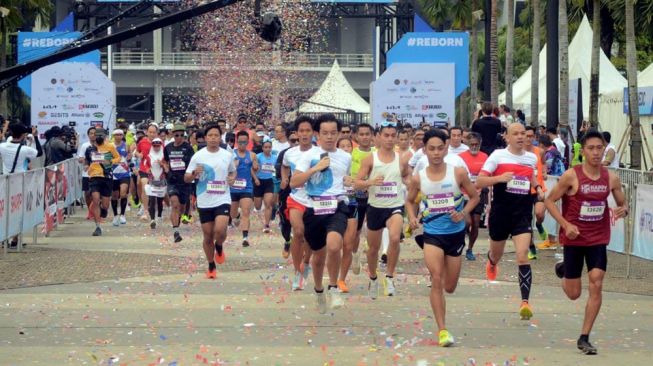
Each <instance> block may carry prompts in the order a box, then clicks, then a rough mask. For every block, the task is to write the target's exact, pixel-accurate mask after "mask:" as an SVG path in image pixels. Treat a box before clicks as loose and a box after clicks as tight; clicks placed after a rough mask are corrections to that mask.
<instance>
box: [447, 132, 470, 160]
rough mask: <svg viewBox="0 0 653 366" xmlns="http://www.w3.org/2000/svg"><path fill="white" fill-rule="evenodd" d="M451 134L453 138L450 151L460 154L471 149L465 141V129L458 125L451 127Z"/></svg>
mask: <svg viewBox="0 0 653 366" xmlns="http://www.w3.org/2000/svg"><path fill="white" fill-rule="evenodd" d="M449 135H450V136H451V140H450V143H449V152H450V153H452V154H456V155H458V154H460V153H462V152H465V151H467V150H469V146H467V145H465V144H464V143H463V129H462V128H461V127H458V126H454V127H451V128H450V129H449Z"/></svg>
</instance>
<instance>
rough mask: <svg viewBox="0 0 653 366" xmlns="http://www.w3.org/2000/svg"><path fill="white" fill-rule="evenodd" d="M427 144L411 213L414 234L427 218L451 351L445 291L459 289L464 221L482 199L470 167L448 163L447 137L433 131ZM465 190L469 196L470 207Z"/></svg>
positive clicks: (436, 307) (430, 258)
mask: <svg viewBox="0 0 653 366" xmlns="http://www.w3.org/2000/svg"><path fill="white" fill-rule="evenodd" d="M424 143H425V145H426V146H425V149H426V155H427V156H428V160H429V165H428V166H427V167H426V168H425V169H423V170H421V171H420V172H419V174H416V175H414V176H412V177H411V181H410V183H409V188H408V197H407V199H406V210H407V213H408V218H409V221H410V226H411V228H412V229H413V230H415V229H417V228H418V227H419V226H420V224H419V222H420V219H419V218H418V217H422V218H423V226H424V236H423V238H424V244H425V245H424V262H425V263H426V267H427V268H428V270H429V272H430V274H431V293H430V301H431V309H432V310H433V315H434V316H435V321H436V323H437V325H438V330H439V333H438V338H439V343H440V346H441V347H448V346H451V345H452V344H453V343H454V338H453V336H452V335H451V334H450V333H449V331H448V330H447V327H446V325H445V313H446V310H445V299H444V293H443V290H444V291H446V292H448V293H453V292H454V291H455V290H456V287H457V286H458V277H459V276H460V266H461V260H460V254H461V253H462V251H463V248H464V247H465V218H466V217H467V216H468V215H469V213H470V212H471V211H472V210H473V209H474V207H476V206H478V205H479V197H478V193H477V192H476V188H475V187H474V185H473V183H472V182H471V181H470V179H469V177H468V175H467V172H466V171H465V169H463V168H457V167H454V166H452V165H449V164H447V163H445V162H444V156H445V155H446V154H447V150H448V147H447V135H446V134H444V133H443V132H442V131H441V130H431V131H429V132H427V133H426V135H425V136H424ZM476 145H478V146H476ZM476 145H475V146H474V147H472V149H478V148H479V147H480V141H479V139H478V138H477V140H476ZM462 191H465V192H470V193H469V200H468V201H467V203H466V204H464V203H463V196H462V193H461V192H462ZM419 192H421V195H422V202H423V204H424V209H423V210H422V211H421V212H420V214H419V216H417V215H416V213H417V212H418V210H420V204H419V202H416V201H415V200H416V198H417V196H418V193H419ZM463 206H464V207H463ZM371 212H372V211H371V210H370V213H371Z"/></svg>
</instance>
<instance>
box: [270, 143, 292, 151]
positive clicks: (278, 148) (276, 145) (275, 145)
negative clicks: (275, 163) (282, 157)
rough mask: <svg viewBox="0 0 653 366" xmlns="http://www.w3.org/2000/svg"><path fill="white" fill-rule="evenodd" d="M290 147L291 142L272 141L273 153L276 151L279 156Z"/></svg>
mask: <svg viewBox="0 0 653 366" xmlns="http://www.w3.org/2000/svg"><path fill="white" fill-rule="evenodd" d="M289 147H290V142H288V141H286V142H279V141H277V140H272V151H273V152H274V151H276V152H277V154H278V153H280V152H282V151H284V150H285V149H287V148H289Z"/></svg>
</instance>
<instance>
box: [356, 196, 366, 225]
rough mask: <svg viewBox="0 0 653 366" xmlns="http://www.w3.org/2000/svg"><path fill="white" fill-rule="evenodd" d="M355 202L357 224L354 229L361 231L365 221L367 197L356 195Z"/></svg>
mask: <svg viewBox="0 0 653 366" xmlns="http://www.w3.org/2000/svg"><path fill="white" fill-rule="evenodd" d="M356 204H357V206H358V210H357V211H358V226H357V227H356V230H358V231H361V229H362V228H363V223H364V222H365V216H366V215H367V197H365V198H362V197H356Z"/></svg>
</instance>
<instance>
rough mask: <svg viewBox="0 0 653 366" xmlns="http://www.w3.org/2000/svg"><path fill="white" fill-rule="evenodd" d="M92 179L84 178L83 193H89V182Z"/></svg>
mask: <svg viewBox="0 0 653 366" xmlns="http://www.w3.org/2000/svg"><path fill="white" fill-rule="evenodd" d="M90 179H91V178H89V177H82V191H84V192H88V181H89V180H90Z"/></svg>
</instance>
